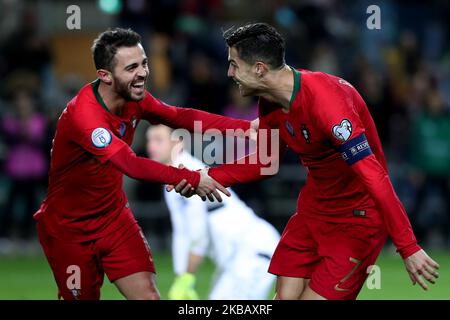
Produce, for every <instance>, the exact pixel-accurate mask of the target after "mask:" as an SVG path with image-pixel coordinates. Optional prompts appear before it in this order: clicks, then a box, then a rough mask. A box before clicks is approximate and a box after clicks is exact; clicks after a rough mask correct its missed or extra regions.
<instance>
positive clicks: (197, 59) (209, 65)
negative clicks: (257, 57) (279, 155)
mask: <svg viewBox="0 0 450 320" xmlns="http://www.w3.org/2000/svg"><path fill="white" fill-rule="evenodd" d="M376 2H377V1H372V0H371V1H364V0H361V1H337V0H317V1H313V0H310V1H288V0H277V1H275V0H273V1H270V0H263V1H237V0H185V1H176V0H160V1H144V0H128V1H126V0H124V1H81V0H78V1H49V0H47V1H45V0H42V1H24V0H20V1H10V0H0V79H1V81H0V166H1V171H0V253H1V251H2V250H3V251H7V248H8V246H9V245H10V244H11V240H14V241H28V240H34V239H35V231H34V222H33V220H32V214H33V213H34V212H35V210H36V209H37V207H38V205H39V203H40V201H41V200H42V198H43V196H44V194H45V187H46V180H47V170H48V165H49V158H50V148H51V139H52V137H53V134H54V130H55V124H56V121H57V118H58V116H59V114H60V113H61V111H62V109H63V108H64V106H65V104H66V103H67V102H68V101H69V100H70V98H71V97H72V96H73V95H75V94H76V92H77V91H78V90H79V89H80V88H81V87H82V86H83V85H84V84H85V83H87V82H89V81H92V80H94V79H95V72H94V71H95V70H94V66H93V63H92V62H91V61H90V56H89V55H90V52H89V45H90V43H89V42H92V40H93V39H94V37H95V34H96V33H99V32H101V31H102V30H104V29H106V28H107V27H109V26H122V27H131V28H133V29H134V30H135V31H137V32H139V33H140V34H141V35H142V37H143V40H144V45H145V47H146V50H147V55H148V56H149V59H150V73H151V74H150V78H151V80H150V87H149V89H150V91H151V92H152V94H153V95H155V96H156V97H158V98H160V99H162V100H164V101H166V102H167V103H169V104H174V105H177V106H185V107H194V108H199V109H203V110H207V111H211V112H214V113H220V114H224V115H227V116H232V117H236V118H244V119H254V118H255V117H256V116H257V108H256V103H255V100H251V99H247V98H242V97H240V96H239V93H238V92H237V90H236V88H235V85H234V83H232V81H230V80H229V79H227V77H226V70H227V67H228V66H227V51H226V47H225V44H224V41H223V40H222V31H223V30H225V29H226V28H228V27H230V26H233V25H239V24H242V23H245V22H254V21H264V22H268V23H271V24H273V25H274V26H276V27H277V28H278V29H279V30H280V32H281V33H282V34H283V35H284V36H285V38H286V42H287V52H286V59H287V63H288V64H289V65H291V66H294V67H297V68H305V69H310V70H315V71H323V72H328V73H332V74H335V75H338V76H341V77H342V78H345V79H346V80H348V81H349V82H350V83H352V84H353V85H354V86H355V87H356V88H357V90H359V92H360V93H361V94H362V96H363V97H364V99H365V100H366V102H367V104H368V106H369V109H370V110H371V112H372V115H373V117H374V119H375V122H376V124H377V127H378V131H379V135H380V137H381V140H382V142H383V146H384V149H385V152H386V154H387V157H388V163H389V168H390V174H391V176H392V179H393V182H394V184H395V188H396V190H397V192H398V194H399V196H400V198H401V200H402V201H403V203H404V204H405V206H406V208H407V211H408V213H409V215H410V218H411V220H412V223H413V226H414V230H415V231H416V234H417V236H418V237H419V239H420V240H421V241H422V243H426V244H428V245H429V246H435V247H439V248H447V249H450V236H449V229H450V227H449V225H450V116H449V111H450V110H449V106H450V77H449V75H450V41H449V39H450V36H449V30H450V3H449V2H447V1H443V0H442V1H439V0H434V1H408V2H404V1H394V0H387V1H380V3H376ZM70 4H77V5H78V6H79V7H80V8H81V30H68V29H67V28H66V24H65V21H66V18H67V17H68V14H67V13H66V10H65V9H66V7H67V6H68V5H70ZM371 4H378V5H379V6H380V9H381V29H380V30H369V29H368V28H367V27H366V20H367V18H368V16H369V14H367V13H366V9H367V7H368V6H369V5H371ZM56 24H58V25H56ZM55 25H56V27H55ZM83 37H84V38H83ZM83 39H87V40H86V41H85V40H83ZM83 41H84V42H83ZM85 57H87V58H85ZM83 59H84V60H83ZM80 61H82V62H80ZM83 61H84V62H83ZM72 62H74V63H82V65H81V67H80V66H79V65H78V64H72ZM84 70H89V71H87V72H86V71H84ZM141 126H142V127H143V128H141V130H140V131H138V133H137V135H136V141H135V143H134V146H133V147H134V149H135V151H136V152H137V153H141V155H144V154H145V153H144V152H145V151H144V150H145V148H144V142H145V140H144V130H145V127H144V126H143V125H142V124H141ZM297 162H298V161H297V159H295V157H294V156H292V155H288V159H287V161H286V164H285V165H284V166H283V168H282V170H281V172H280V177H277V178H274V179H273V181H272V182H270V184H267V183H265V182H264V183H261V184H249V185H246V186H240V187H239V188H237V192H238V193H239V194H240V195H241V196H242V198H244V199H246V200H247V201H249V204H250V205H251V206H253V207H254V209H256V212H258V213H259V214H260V215H262V216H264V218H266V219H267V220H269V221H271V222H272V223H274V224H275V226H277V227H278V228H279V229H280V228H282V226H283V225H284V224H285V222H286V221H287V219H288V218H289V216H290V215H291V214H292V213H293V210H294V208H295V201H296V195H297V192H298V187H299V185H300V184H301V183H298V181H300V182H302V181H303V179H304V171H303V170H299V166H298V165H297V164H296V163H297ZM125 182H126V183H125V187H126V190H127V193H128V195H129V198H130V200H131V201H132V202H133V203H134V211H135V213H136V215H137V216H138V218H139V219H141V220H142V223H143V227H144V229H145V230H146V231H147V232H148V233H149V235H150V237H151V238H152V239H153V240H151V241H152V243H153V246H155V242H157V239H158V237H159V238H162V239H167V236H166V233H167V231H168V228H169V225H170V224H169V222H168V215H167V214H166V213H167V209H166V208H165V206H164V204H163V202H162V197H161V192H162V191H161V188H160V186H155V185H151V184H148V183H141V182H135V181H131V180H128V179H127V180H126V181H125ZM291 186H293V187H291ZM280 231H281V230H280ZM161 243H162V245H164V243H165V242H164V241H163V240H162V242H161Z"/></svg>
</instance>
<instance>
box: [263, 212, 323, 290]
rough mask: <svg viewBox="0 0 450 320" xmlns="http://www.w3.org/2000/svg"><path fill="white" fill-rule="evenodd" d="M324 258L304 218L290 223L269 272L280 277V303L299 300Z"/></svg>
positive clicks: (293, 218) (295, 217) (278, 286)
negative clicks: (287, 300)
mask: <svg viewBox="0 0 450 320" xmlns="http://www.w3.org/2000/svg"><path fill="white" fill-rule="evenodd" d="M320 260H321V258H320V256H319V254H318V244H317V242H316V240H315V239H314V237H313V235H312V234H311V231H310V229H309V227H308V223H307V220H306V218H305V217H304V216H302V215H299V214H295V215H293V216H292V217H291V219H290V220H289V222H288V224H287V226H286V228H285V230H284V231H283V235H282V237H281V240H280V242H279V243H278V246H277V248H276V249H275V252H274V254H273V256H272V260H271V262H270V267H269V272H270V273H272V274H275V275H277V276H278V278H277V286H276V291H277V295H276V298H277V299H298V298H299V297H300V295H301V293H302V291H303V290H304V288H305V283H306V282H307V281H308V280H307V279H310V278H311V276H312V274H313V272H314V270H315V268H316V267H317V265H318V263H319V262H320Z"/></svg>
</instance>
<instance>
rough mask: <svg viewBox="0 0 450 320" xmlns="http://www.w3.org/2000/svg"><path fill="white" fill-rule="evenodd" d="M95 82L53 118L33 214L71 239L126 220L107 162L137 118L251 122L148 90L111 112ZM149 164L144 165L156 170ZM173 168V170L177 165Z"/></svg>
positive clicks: (116, 175) (117, 175) (173, 122)
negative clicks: (45, 180) (44, 176)
mask: <svg viewBox="0 0 450 320" xmlns="http://www.w3.org/2000/svg"><path fill="white" fill-rule="evenodd" d="M99 84H100V80H96V81H94V82H93V83H90V84H88V85H86V86H85V87H83V88H82V89H81V90H80V92H79V93H78V95H77V96H76V97H74V98H73V99H72V100H71V101H70V102H69V103H68V105H67V108H66V109H65V110H64V111H63V113H62V115H61V116H60V118H59V120H58V124H57V128H56V133H55V137H54V139H53V147H52V157H51V165H50V173H49V185H48V192H47V197H46V198H45V200H44V201H43V203H42V205H41V207H40V209H39V210H38V211H37V212H36V214H35V219H36V220H38V221H39V223H42V224H43V225H44V226H45V228H46V230H47V231H48V232H49V233H50V234H51V235H53V236H55V237H57V238H60V239H65V240H68V241H72V242H82V241H88V240H92V239H96V238H100V237H102V236H103V235H105V234H107V233H109V232H112V231H114V230H115V229H116V228H118V227H119V226H120V225H121V222H122V221H123V219H129V218H130V217H127V216H124V215H121V214H120V213H121V212H122V211H123V210H122V209H123V207H124V206H126V205H127V198H126V195H125V193H124V192H123V190H122V177H123V174H122V173H121V172H120V171H119V170H118V169H117V168H116V167H115V166H114V165H113V164H112V163H111V162H110V161H108V160H109V159H110V158H111V157H113V156H114V155H115V154H116V153H118V151H119V150H121V149H122V148H129V145H131V143H132V141H133V136H134V132H135V128H136V126H137V124H138V123H139V121H140V120H141V119H145V120H148V121H149V122H151V123H153V124H157V123H163V124H165V125H168V126H170V127H173V128H185V129H188V130H191V131H192V130H193V129H194V121H196V120H199V121H201V120H204V121H202V124H203V127H202V130H208V129H211V128H214V127H216V126H217V125H218V124H220V125H223V126H224V127H225V128H233V127H235V128H244V129H248V128H249V126H250V124H249V122H248V121H244V120H234V119H229V118H225V117H222V116H216V115H212V114H209V113H206V112H203V111H200V110H195V109H189V108H177V107H173V106H169V105H167V104H165V103H163V102H161V101H160V100H158V99H156V98H154V97H153V96H152V95H151V94H150V93H148V92H146V96H145V98H144V99H143V100H142V101H139V102H128V103H127V104H126V106H125V107H124V108H123V113H122V114H121V115H120V116H119V115H115V114H112V113H111V112H110V111H109V110H108V108H107V106H106V105H105V104H104V102H103V100H102V98H101V97H100V95H99V94H98V86H99ZM206 116H208V119H205V117H206ZM148 161H149V162H150V161H151V160H148ZM153 163H154V166H150V167H148V168H144V169H145V170H151V169H152V168H153V170H160V169H161V167H160V166H161V165H160V164H158V165H159V167H158V166H156V163H155V162H153ZM172 171H176V172H177V173H178V169H174V170H172ZM196 175H197V173H196ZM164 179H165V181H164V182H165V183H169V182H168V181H167V180H170V179H172V182H171V183H176V182H178V181H180V180H181V179H179V180H174V177H172V176H171V177H167V176H165V177H164ZM155 182H163V181H155Z"/></svg>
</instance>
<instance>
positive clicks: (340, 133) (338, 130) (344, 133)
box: [331, 119, 352, 141]
mask: <svg viewBox="0 0 450 320" xmlns="http://www.w3.org/2000/svg"><path fill="white" fill-rule="evenodd" d="M331 130H332V132H333V135H334V136H335V137H336V138H337V139H339V140H341V141H347V140H348V138H350V136H351V135H352V123H351V122H350V121H349V120H347V119H343V120H342V121H341V123H340V124H336V125H334V126H333V129H331Z"/></svg>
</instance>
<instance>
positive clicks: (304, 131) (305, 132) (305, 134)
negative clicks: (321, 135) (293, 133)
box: [300, 124, 311, 144]
mask: <svg viewBox="0 0 450 320" xmlns="http://www.w3.org/2000/svg"><path fill="white" fill-rule="evenodd" d="M300 130H301V131H302V135H303V138H305V141H306V143H308V144H309V143H311V133H310V132H309V129H308V128H307V127H306V124H302V125H301V127H300Z"/></svg>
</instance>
